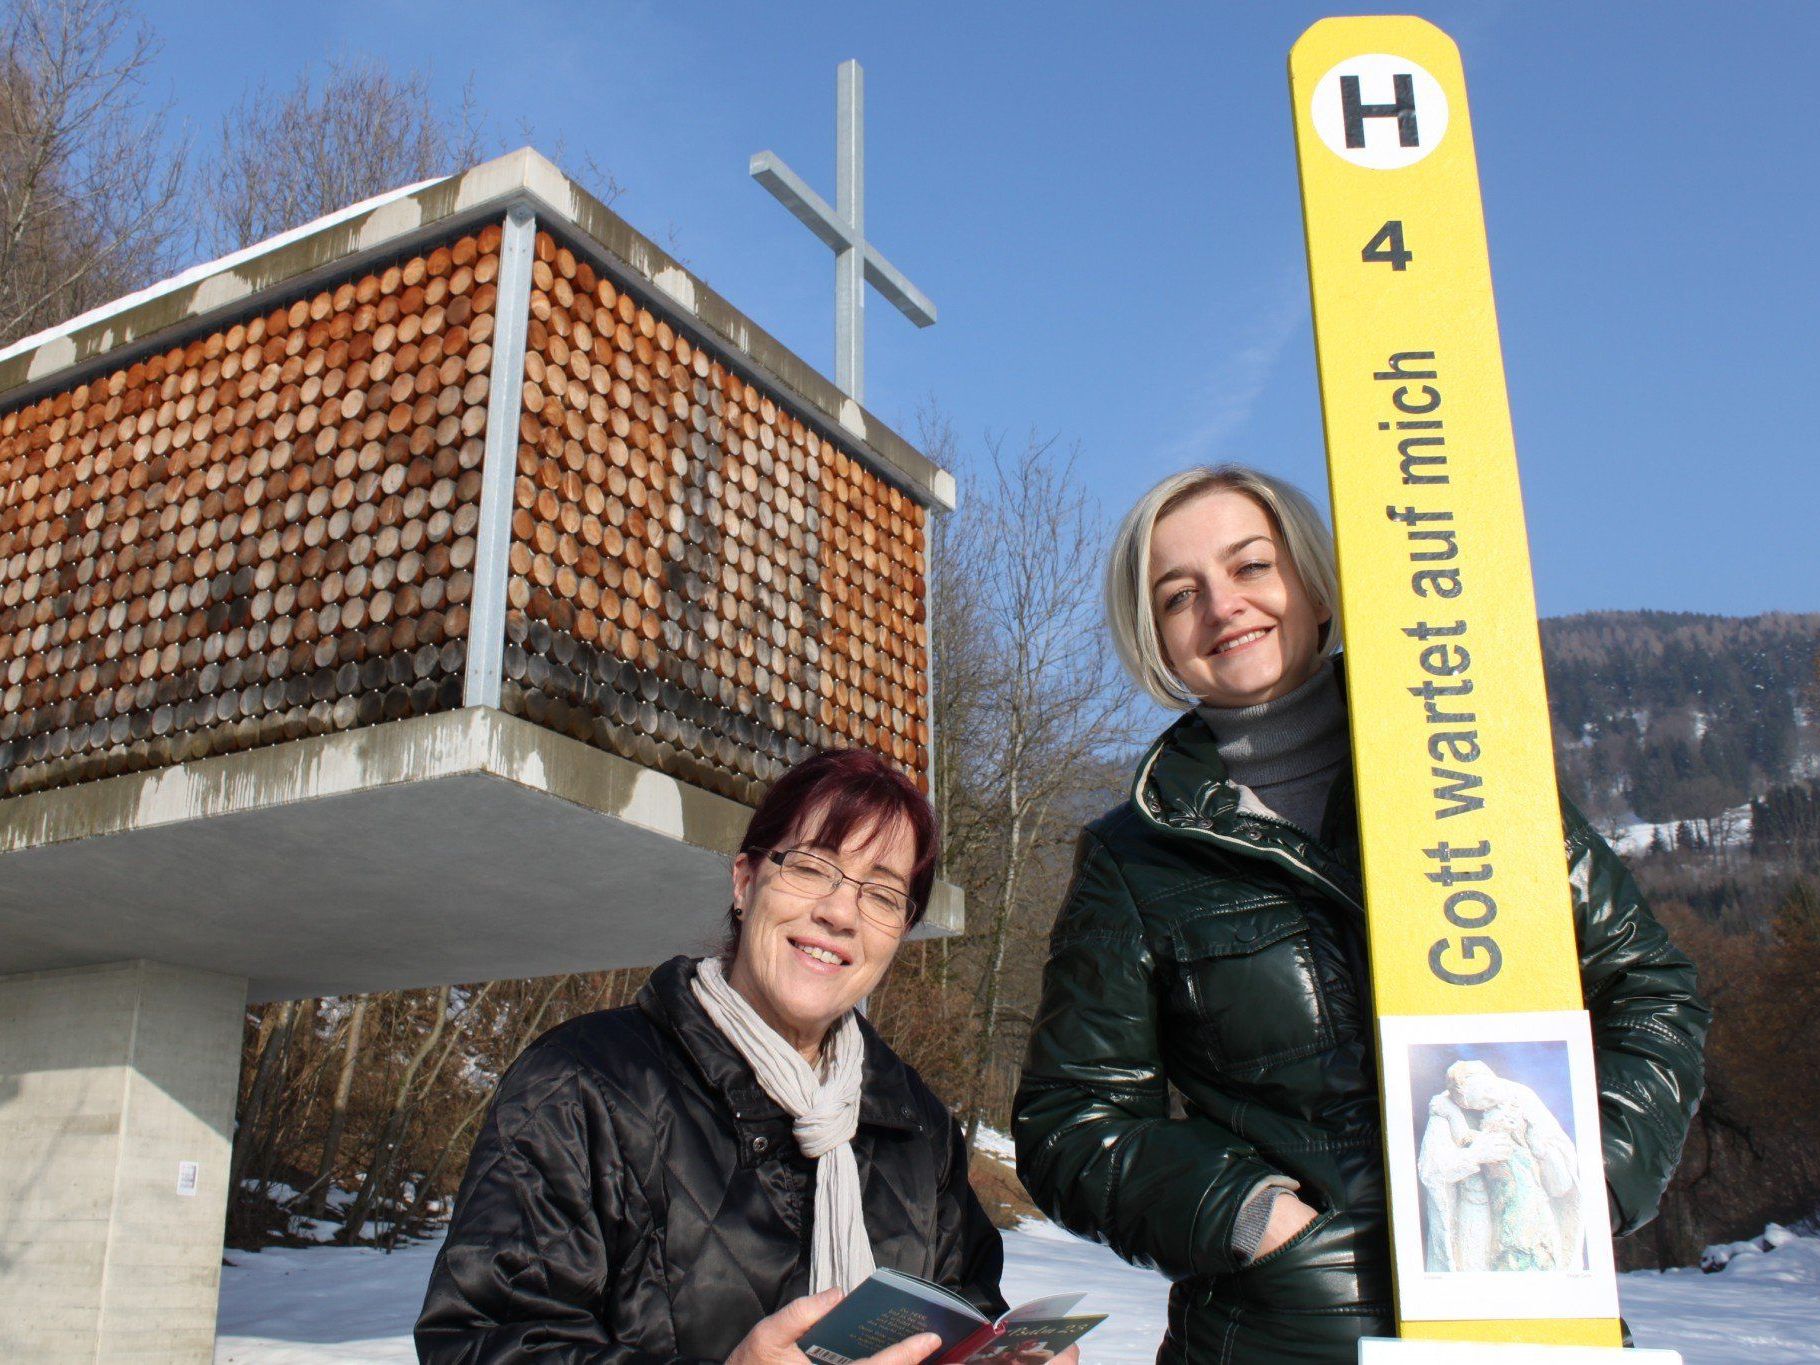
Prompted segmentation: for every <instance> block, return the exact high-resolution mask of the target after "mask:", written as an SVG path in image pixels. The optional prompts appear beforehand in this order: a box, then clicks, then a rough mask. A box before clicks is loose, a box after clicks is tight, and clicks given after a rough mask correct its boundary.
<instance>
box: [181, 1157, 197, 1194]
mask: <svg viewBox="0 0 1820 1365" xmlns="http://www.w3.org/2000/svg"><path fill="white" fill-rule="evenodd" d="M201 1178H202V1163H201V1162H199V1161H179V1162H178V1163H177V1193H178V1194H181V1195H186V1196H189V1197H191V1198H193V1197H194V1196H195V1194H196V1182H197V1181H198V1180H200V1179H201Z"/></svg>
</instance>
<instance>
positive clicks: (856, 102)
mask: <svg viewBox="0 0 1820 1365" xmlns="http://www.w3.org/2000/svg"><path fill="white" fill-rule="evenodd" d="M839 89H840V120H839V122H840V146H839V156H838V169H837V171H836V173H835V198H836V203H837V204H838V208H837V209H831V208H829V207H828V204H827V201H826V200H824V199H823V198H822V197H821V196H820V195H818V194H817V193H816V192H815V191H814V190H812V189H810V188H809V187H808V185H806V184H804V183H803V180H802V177H800V176H799V175H797V174H796V172H795V171H793V170H791V169H790V168H789V167H788V166H786V165H784V163H783V162H782V161H779V160H778V159H777V156H776V154H775V153H772V152H760V153H759V154H758V155H757V156H755V157H753V158H752V177H753V179H755V180H757V181H758V183H759V184H761V185H763V186H764V187H765V188H766V189H768V190H770V191H771V193H772V194H774V195H776V196H777V197H778V199H780V200H781V201H782V202H783V205H784V207H785V208H787V209H789V210H790V212H792V213H794V214H795V215H796V216H797V217H798V218H799V219H801V220H802V222H803V224H804V226H806V227H807V228H808V229H809V231H811V232H813V233H814V234H815V235H816V236H817V237H820V238H821V239H822V241H824V242H826V243H827V244H828V245H829V246H830V247H832V248H833V249H834V382H835V383H836V384H838V385H839V386H840V388H841V391H842V392H843V393H845V394H846V395H847V396H848V397H849V398H851V399H852V400H853V401H854V402H856V403H864V402H865V401H866V285H867V284H870V285H871V286H872V287H873V288H874V289H876V290H878V292H879V293H881V294H883V295H884V296H885V297H886V298H887V299H889V300H891V302H892V303H894V304H896V305H897V308H898V310H899V311H900V312H901V313H903V315H904V316H905V317H907V318H909V319H910V321H912V322H914V323H915V324H916V325H917V326H918V327H927V326H929V325H930V324H932V323H933V322H934V321H935V305H934V304H933V303H931V302H930V301H929V299H928V296H927V295H925V294H924V293H923V291H922V290H920V289H918V288H917V287H916V286H915V285H913V284H911V283H910V281H909V280H907V279H905V278H904V275H903V272H902V271H900V270H898V268H897V267H896V266H894V265H892V264H891V262H889V261H887V260H886V259H885V258H884V257H883V256H881V255H880V254H879V253H878V249H877V248H876V247H874V246H873V245H872V244H871V243H870V242H868V241H867V240H866V149H865V137H866V114H865V75H864V73H863V72H862V71H861V70H860V65H859V63H858V62H856V61H845V62H842V63H841V64H840V77H839Z"/></svg>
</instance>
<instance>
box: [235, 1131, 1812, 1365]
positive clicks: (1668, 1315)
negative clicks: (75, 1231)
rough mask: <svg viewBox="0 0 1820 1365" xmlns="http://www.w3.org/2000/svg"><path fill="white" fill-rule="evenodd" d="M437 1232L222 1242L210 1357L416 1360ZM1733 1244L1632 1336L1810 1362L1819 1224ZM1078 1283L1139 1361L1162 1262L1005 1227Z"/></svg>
mask: <svg viewBox="0 0 1820 1365" xmlns="http://www.w3.org/2000/svg"><path fill="white" fill-rule="evenodd" d="M982 1136H983V1134H982ZM999 1136H1000V1137H1001V1139H1002V1137H1003V1135H1002V1134H1001V1135H999ZM439 1245H440V1243H439V1242H434V1241H433V1242H426V1243H423V1244H421V1245H418V1246H408V1247H401V1248H400V1249H399V1250H397V1251H395V1252H393V1253H391V1254H390V1255H387V1254H386V1253H385V1252H383V1251H376V1250H371V1249H368V1248H365V1247H311V1248H307V1249H306V1248H274V1249H272V1250H269V1251H263V1252H259V1253H258V1254H256V1255H255V1254H249V1253H246V1252H233V1253H231V1254H230V1257H229V1263H228V1264H227V1265H225V1266H224V1267H223V1268H222V1272H221V1320H220V1335H219V1337H218V1338H217V1340H216V1346H215V1360H216V1362H217V1365H328V1363H329V1362H331V1361H335V1362H343V1361H373V1362H388V1361H412V1360H415V1359H416V1353H415V1351H414V1349H413V1347H412V1343H411V1324H412V1323H413V1321H415V1319H416V1317H417V1310H418V1306H419V1305H420V1304H421V1303H422V1302H423V1290H424V1285H425V1284H426V1283H427V1282H428V1280H429V1277H430V1267H431V1265H432V1263H433V1262H434V1261H435V1259H436V1251H437V1248H438V1246H439ZM1734 1245H1736V1246H1748V1247H1749V1250H1748V1251H1734V1252H1733V1254H1732V1255H1731V1256H1729V1257H1728V1258H1727V1263H1726V1265H1725V1267H1724V1269H1723V1271H1722V1272H1720V1273H1718V1274H1703V1273H1702V1272H1701V1271H1699V1270H1696V1269H1691V1268H1689V1269H1682V1270H1670V1271H1665V1272H1661V1273H1658V1272H1656V1271H1653V1270H1645V1271H1638V1272H1636V1273H1634V1274H1630V1275H1621V1276H1619V1277H1618V1293H1619V1297H1620V1299H1621V1301H1622V1303H1623V1308H1624V1315H1625V1317H1626V1318H1628V1319H1629V1321H1630V1324H1631V1328H1632V1330H1633V1331H1634V1332H1635V1334H1636V1337H1637V1344H1638V1345H1640V1346H1657V1347H1668V1348H1672V1349H1674V1350H1678V1351H1680V1352H1681V1353H1682V1355H1683V1357H1684V1358H1685V1359H1686V1361H1687V1362H1688V1365H1815V1363H1816V1362H1820V1238H1815V1237H1798V1236H1795V1235H1794V1234H1792V1233H1790V1232H1789V1231H1788V1230H1787V1229H1785V1228H1777V1227H1775V1226H1774V1225H1772V1227H1771V1228H1770V1229H1768V1230H1766V1233H1765V1235H1764V1236H1763V1237H1761V1238H1758V1239H1755V1240H1754V1241H1752V1242H1749V1243H1740V1244H1734ZM1081 1290H1086V1291H1087V1297H1086V1299H1084V1300H1083V1301H1082V1304H1081V1311H1082V1312H1092V1313H1110V1314H1111V1315H1112V1316H1111V1318H1110V1319H1109V1320H1108V1321H1106V1322H1105V1323H1102V1324H1101V1325H1100V1326H1099V1327H1098V1328H1096V1329H1095V1330H1094V1332H1093V1334H1092V1335H1091V1336H1089V1337H1088V1338H1087V1340H1086V1342H1085V1343H1084V1352H1085V1356H1086V1359H1087V1361H1088V1362H1089V1365H1150V1362H1151V1361H1153V1360H1155V1359H1156V1347H1157V1343H1158V1342H1159V1341H1161V1340H1162V1336H1163V1324H1164V1319H1165V1303H1166V1299H1167V1296H1168V1290H1169V1287H1168V1285H1167V1283H1166V1282H1165V1281H1164V1280H1163V1279H1162V1278H1161V1277H1160V1276H1158V1275H1155V1274H1153V1273H1151V1272H1150V1271H1147V1270H1138V1269H1136V1268H1135V1267H1133V1266H1129V1265H1126V1264H1125V1263H1124V1262H1123V1261H1121V1260H1119V1259H1118V1258H1117V1257H1116V1256H1114V1255H1113V1254H1112V1253H1111V1252H1109V1251H1107V1250H1106V1249H1105V1248H1104V1247H1101V1246H1097V1245H1094V1244H1093V1243H1090V1242H1083V1241H1081V1240H1079V1239H1078V1238H1075V1237H1072V1236H1070V1235H1069V1234H1067V1233H1065V1232H1063V1231H1062V1230H1061V1229H1059V1228H1057V1227H1055V1226H1054V1225H1053V1224H1050V1223H1045V1222H1041V1221H1040V1220H1036V1219H1028V1220H1026V1221H1025V1222H1024V1224H1023V1225H1022V1226H1021V1227H1019V1228H1018V1229H1017V1230H1016V1231H1015V1232H1008V1233H1006V1234H1005V1279H1004V1291H1005V1297H1006V1298H1007V1299H1008V1300H1010V1302H1011V1303H1013V1304H1018V1303H1025V1302H1027V1301H1029V1300H1031V1299H1034V1298H1039V1297H1041V1296H1043V1295H1046V1294H1061V1293H1070V1292H1074V1293H1078V1292H1080V1291H1081Z"/></svg>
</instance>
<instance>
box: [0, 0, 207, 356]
mask: <svg viewBox="0 0 1820 1365" xmlns="http://www.w3.org/2000/svg"><path fill="white" fill-rule="evenodd" d="M157 52H158V43H157V40H156V39H155V38H154V37H153V36H152V33H151V31H150V30H149V29H148V28H147V27H146V26H145V25H144V24H143V23H142V22H141V21H140V20H139V19H138V17H137V14H136V13H135V11H134V9H133V7H132V6H131V5H130V4H128V3H126V0H12V4H11V5H10V6H9V7H8V8H7V10H6V11H5V13H4V14H3V15H0V341H6V340H11V339H13V338H16V337H19V336H23V335H25V334H27V333H29V332H33V331H36V330H38V329H40V328H43V327H47V326H50V325H52V324H54V323H56V322H59V321H61V320H63V319H64V318H67V317H71V316H73V315H75V314H77V313H80V312H82V311H84V310H85V309H88V308H92V307H94V306H95V305H96V304H99V303H103V302H105V301H107V300H108V299H110V298H114V297H117V296H118V295H120V294H123V293H127V292H129V291H130V290H133V289H136V288H138V287H139V286H141V285H142V284H144V283H146V282H147V281H148V280H150V279H155V278H156V277H157V276H158V275H160V274H162V273H164V272H165V271H166V270H167V269H168V267H169V265H170V262H171V259H172V253H173V248H174V247H175V246H177V245H179V244H180V242H181V240H182V239H183V237H184V236H185V235H186V234H187V232H188V225H187V220H185V219H184V216H183V215H181V214H178V213H176V212H174V207H175V205H176V203H177V201H178V197H179V194H180V191H181V189H182V186H183V183H184V182H183V166H184V161H185V155H186V148H185V146H184V145H183V143H182V140H181V139H180V140H179V141H178V143H177V145H175V147H173V148H170V149H167V147H166V144H165V140H164V136H163V135H164V132H165V125H166V124H167V122H168V119H169V108H168V106H162V107H156V108H153V107H149V106H148V105H147V104H146V103H145V100H144V88H145V84H146V79H147V76H148V75H149V73H150V69H151V65H152V62H153V59H154V58H155V57H156V56H157Z"/></svg>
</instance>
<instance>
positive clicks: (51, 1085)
mask: <svg viewBox="0 0 1820 1365" xmlns="http://www.w3.org/2000/svg"><path fill="white" fill-rule="evenodd" d="M245 1008H246V982H245V981H244V980H241V979H239V978H236V977H230V976H222V975H219V974H217V973H214V972H203V971H195V970H193V969H190V968H184V967H168V966H165V965H163V964H162V963H157V962H122V963H114V964H111V965H108V966H104V967H78V968H70V969H67V970H64V971H49V972H26V973H22V974H20V975H16V976H0V1359H5V1360H32V1361H84V1362H90V1361H100V1360H110V1361H111V1360H134V1361H183V1362H206V1361H210V1360H212V1359H213V1357H214V1348H215V1301H216V1294H217V1291H218V1288H219V1283H220V1279H221V1239H222V1228H223V1225H224V1222H225V1220H226V1216H227V1190H228V1157H229V1151H230V1148H231V1146H232V1139H233V1125H234V1098H235V1089H236V1082H237V1079H238V1068H239V1064H240V1035H241V1020H242V1017H243V1015H244V1011H245ZM189 1163H194V1167H193V1168H192V1167H191V1166H190V1164H189Z"/></svg>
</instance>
